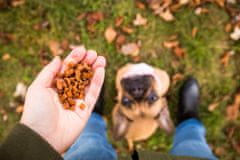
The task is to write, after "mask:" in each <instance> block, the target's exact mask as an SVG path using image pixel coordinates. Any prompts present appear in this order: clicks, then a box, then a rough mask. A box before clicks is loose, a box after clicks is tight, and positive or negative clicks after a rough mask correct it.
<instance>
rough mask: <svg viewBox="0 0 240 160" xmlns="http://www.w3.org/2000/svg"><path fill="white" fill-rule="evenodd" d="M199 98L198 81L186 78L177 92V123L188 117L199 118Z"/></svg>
mask: <svg viewBox="0 0 240 160" xmlns="http://www.w3.org/2000/svg"><path fill="white" fill-rule="evenodd" d="M199 98H200V87H199V84H198V81H197V80H196V79H195V78H193V77H190V78H188V79H187V80H186V81H185V82H184V84H183V85H182V87H181V88H180V92H179V105H178V112H177V118H178V124H179V123H181V122H183V121H185V120H187V119H189V118H196V119H199V114H198V107H199Z"/></svg>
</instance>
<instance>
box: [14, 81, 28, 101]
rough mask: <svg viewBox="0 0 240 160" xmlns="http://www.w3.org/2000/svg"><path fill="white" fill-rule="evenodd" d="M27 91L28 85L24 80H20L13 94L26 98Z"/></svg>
mask: <svg viewBox="0 0 240 160" xmlns="http://www.w3.org/2000/svg"><path fill="white" fill-rule="evenodd" d="M26 93H27V86H26V85H25V84H24V83H22V82H18V83H17V86H16V90H15V92H14V93H13V96H14V97H22V98H23V99H24V98H25V96H26Z"/></svg>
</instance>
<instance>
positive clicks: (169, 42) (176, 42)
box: [163, 40, 179, 49]
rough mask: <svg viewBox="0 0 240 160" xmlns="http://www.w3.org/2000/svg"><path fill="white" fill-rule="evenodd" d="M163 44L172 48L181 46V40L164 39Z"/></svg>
mask: <svg viewBox="0 0 240 160" xmlns="http://www.w3.org/2000/svg"><path fill="white" fill-rule="evenodd" d="M163 46H164V47H165V48H167V49H172V48H175V47H177V46H179V41H178V40H173V41H164V42H163Z"/></svg>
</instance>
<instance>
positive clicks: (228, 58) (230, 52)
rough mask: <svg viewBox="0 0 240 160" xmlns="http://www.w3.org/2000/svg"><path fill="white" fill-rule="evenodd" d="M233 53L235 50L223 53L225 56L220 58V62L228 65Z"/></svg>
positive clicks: (225, 65)
mask: <svg viewBox="0 0 240 160" xmlns="http://www.w3.org/2000/svg"><path fill="white" fill-rule="evenodd" d="M233 54H234V51H227V52H226V53H224V54H223V56H222V57H221V59H220V62H221V64H222V65H223V66H224V67H227V66H228V65H229V60H230V57H231V56H232V55H233Z"/></svg>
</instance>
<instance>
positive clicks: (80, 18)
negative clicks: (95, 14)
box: [76, 13, 87, 21]
mask: <svg viewBox="0 0 240 160" xmlns="http://www.w3.org/2000/svg"><path fill="white" fill-rule="evenodd" d="M86 16H87V13H80V14H79V15H78V16H77V18H76V19H77V20H79V21H80V20H83V19H84V18H85V17H86Z"/></svg>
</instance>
